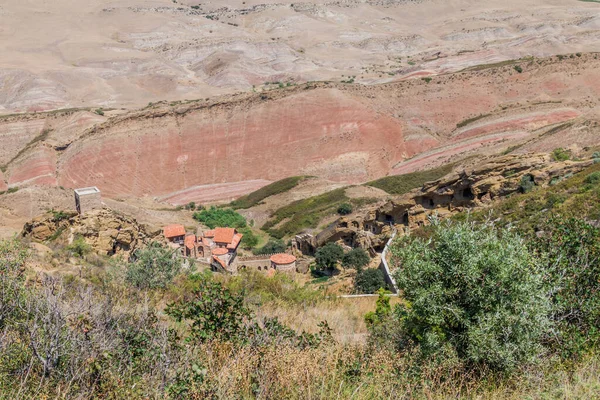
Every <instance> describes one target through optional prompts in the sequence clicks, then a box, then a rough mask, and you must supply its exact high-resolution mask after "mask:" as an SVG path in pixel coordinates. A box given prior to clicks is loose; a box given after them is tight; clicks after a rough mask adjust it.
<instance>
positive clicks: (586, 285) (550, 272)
mask: <svg viewBox="0 0 600 400" xmlns="http://www.w3.org/2000/svg"><path fill="white" fill-rule="evenodd" d="M542 231H543V232H544V234H543V235H541V237H539V238H537V237H536V239H535V241H534V242H532V249H533V250H535V251H536V252H538V253H539V254H541V255H542V256H543V261H544V266H545V268H544V274H545V282H546V285H547V290H548V292H549V293H551V294H552V302H553V310H552V319H553V320H554V321H555V322H556V324H557V327H558V329H557V332H558V334H557V335H552V336H551V337H550V339H551V340H552V341H553V342H554V345H555V347H556V348H557V349H559V351H561V352H562V353H563V354H564V355H565V356H567V357H571V356H572V355H573V354H578V353H579V354H581V353H582V352H583V351H584V350H588V349H590V348H592V347H593V346H596V345H598V344H599V343H600V331H599V330H598V327H599V326H600V282H599V277H600V229H599V228H596V227H594V226H592V225H590V224H588V223H587V222H585V221H582V220H580V219H575V218H569V219H566V218H553V219H550V220H549V221H548V222H547V223H546V224H544V225H543V226H542Z"/></svg>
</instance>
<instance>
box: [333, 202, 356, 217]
mask: <svg viewBox="0 0 600 400" xmlns="http://www.w3.org/2000/svg"><path fill="white" fill-rule="evenodd" d="M337 213H338V214H340V215H348V214H352V204H350V203H342V204H340V206H339V207H338V209H337Z"/></svg>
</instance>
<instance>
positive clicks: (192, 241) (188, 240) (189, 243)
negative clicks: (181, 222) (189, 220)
mask: <svg viewBox="0 0 600 400" xmlns="http://www.w3.org/2000/svg"><path fill="white" fill-rule="evenodd" d="M184 243H185V247H187V248H188V249H190V250H191V249H193V248H194V247H195V246H196V235H189V236H186V237H185V241H184Z"/></svg>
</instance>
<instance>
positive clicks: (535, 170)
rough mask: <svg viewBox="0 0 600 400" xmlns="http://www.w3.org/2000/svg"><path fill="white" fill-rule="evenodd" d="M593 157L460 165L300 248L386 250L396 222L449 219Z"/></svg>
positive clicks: (410, 225)
mask: <svg viewBox="0 0 600 400" xmlns="http://www.w3.org/2000/svg"><path fill="white" fill-rule="evenodd" d="M590 164H591V161H582V162H574V161H564V162H555V161H552V159H551V157H550V156H549V155H546V154H529V155H508V156H499V157H494V158H491V159H488V160H487V162H484V163H483V164H480V165H476V166H471V167H468V168H463V169H460V170H455V171H453V172H452V173H450V174H448V175H446V176H445V177H444V178H442V179H440V180H437V181H434V182H428V183H426V184H425V185H423V187H421V188H420V189H416V190H413V191H412V192H410V193H408V194H406V195H403V196H399V197H398V198H395V199H393V200H390V201H388V202H387V203H386V204H384V205H383V206H380V207H376V208H372V209H370V210H368V211H367V212H366V213H365V214H364V215H361V216H357V217H354V218H347V217H344V218H340V219H338V220H337V221H336V222H335V223H333V224H332V225H330V226H329V227H328V228H326V229H325V230H323V231H322V232H321V233H319V234H318V235H317V236H314V237H313V236H311V235H301V236H297V237H296V242H297V247H298V248H299V249H300V250H302V251H303V252H307V253H312V252H314V250H315V249H316V248H318V247H319V246H322V245H323V244H325V243H328V242H343V243H344V244H346V245H348V246H352V247H361V248H364V249H369V250H374V251H381V250H382V249H383V246H385V241H386V240H387V239H388V238H389V236H390V235H391V232H392V231H393V228H392V227H393V226H395V227H396V228H397V229H398V231H399V232H400V233H402V232H404V231H406V230H410V229H414V228H418V227H420V226H423V225H426V224H427V223H428V220H429V217H430V216H431V215H434V214H435V215H437V216H438V217H440V218H446V217H448V216H451V215H453V214H455V213H457V212H461V211H464V210H465V209H473V208H481V207H485V206H488V205H489V204H491V203H492V202H493V201H494V200H497V199H500V198H503V197H506V196H508V195H511V194H513V193H517V192H522V191H523V190H524V186H525V185H528V184H529V185H534V186H545V185H548V184H550V183H551V182H553V181H557V180H559V179H561V178H562V177H564V176H568V175H571V174H574V173H577V172H579V171H581V170H582V169H584V168H585V167H587V166H589V165H590Z"/></svg>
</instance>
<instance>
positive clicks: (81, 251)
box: [67, 236, 92, 258]
mask: <svg viewBox="0 0 600 400" xmlns="http://www.w3.org/2000/svg"><path fill="white" fill-rule="evenodd" d="M67 250H69V251H70V252H71V253H73V255H75V256H76V257H79V258H82V257H83V256H85V255H86V254H88V253H89V252H90V251H92V246H90V245H89V244H87V243H86V241H85V239H84V238H83V237H81V236H78V237H77V238H76V239H75V240H73V243H71V244H70V245H68V246H67Z"/></svg>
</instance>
